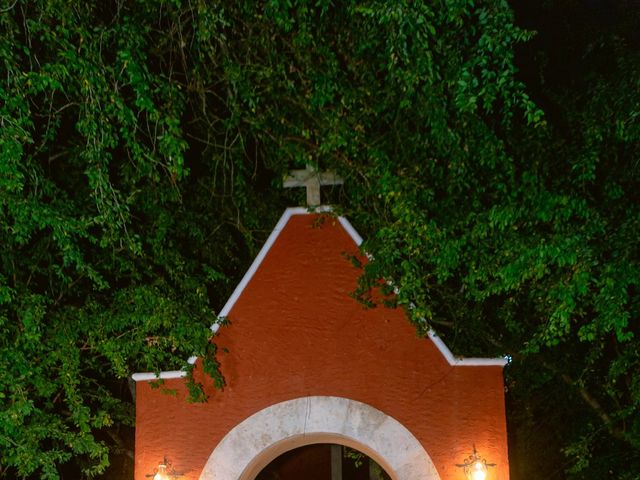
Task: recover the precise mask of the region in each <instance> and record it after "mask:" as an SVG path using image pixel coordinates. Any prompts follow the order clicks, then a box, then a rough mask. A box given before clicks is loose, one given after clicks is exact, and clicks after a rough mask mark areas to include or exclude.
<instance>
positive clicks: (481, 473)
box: [471, 462, 487, 480]
mask: <svg viewBox="0 0 640 480" xmlns="http://www.w3.org/2000/svg"><path fill="white" fill-rule="evenodd" d="M486 478H487V467H485V466H484V464H483V463H482V462H476V463H475V464H474V465H473V470H471V479H472V480H485V479H486Z"/></svg>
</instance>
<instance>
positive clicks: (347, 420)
mask: <svg viewBox="0 0 640 480" xmlns="http://www.w3.org/2000/svg"><path fill="white" fill-rule="evenodd" d="M313 443H338V444H342V445H346V446H349V447H353V448H356V449H358V450H360V451H361V452H363V453H365V454H366V455H368V456H369V457H371V458H373V459H374V460H375V461H376V462H377V463H378V464H379V465H380V466H381V467H382V468H384V469H385V470H386V471H387V473H389V475H390V476H391V478H393V479H394V480H440V477H439V475H438V473H437V471H436V468H435V465H434V464H433V462H432V461H431V458H430V457H429V455H428V454H427V452H426V451H425V450H424V448H423V447H422V445H421V444H420V442H418V440H417V439H416V438H415V437H414V436H413V434H412V433H411V432H410V431H409V430H407V429H406V428H405V427H404V426H403V425H402V424H400V422H398V421H397V420H396V419H394V418H392V417H390V416H388V415H386V414H385V413H383V412H381V411H380V410H377V409H375V408H373V407H371V406H369V405H367V404H364V403H361V402H357V401H355V400H349V399H347V398H341V397H303V398H297V399H294V400H288V401H286V402H282V403H277V404H275V405H271V406H270V407H267V408H265V409H263V410H260V411H259V412H257V413H255V414H253V415H251V416H250V417H248V418H247V419H245V420H244V421H242V422H241V423H239V424H238V425H236V426H235V427H234V428H233V429H232V430H231V431H230V432H229V433H227V435H225V437H224V438H223V439H222V440H221V441H220V443H219V444H218V445H217V446H216V448H215V449H214V450H213V452H212V453H211V456H210V457H209V460H208V461H207V463H206V465H205V467H204V469H203V471H202V473H201V474H200V480H254V478H255V476H256V475H257V474H258V473H259V472H260V471H261V470H262V469H263V468H264V467H265V466H266V465H268V464H269V462H271V461H272V460H273V459H275V458H276V457H278V456H279V455H281V454H282V453H284V452H286V451H288V450H291V449H293V448H297V447H300V446H303V445H309V444H313Z"/></svg>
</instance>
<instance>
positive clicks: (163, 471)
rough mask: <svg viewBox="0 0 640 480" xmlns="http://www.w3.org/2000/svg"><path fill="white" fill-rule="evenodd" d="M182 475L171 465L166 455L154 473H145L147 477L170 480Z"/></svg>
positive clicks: (155, 479)
mask: <svg viewBox="0 0 640 480" xmlns="http://www.w3.org/2000/svg"><path fill="white" fill-rule="evenodd" d="M181 476H182V474H181V473H178V472H176V471H175V469H174V468H173V467H171V463H170V462H169V461H168V460H167V457H164V460H162V463H159V464H158V468H156V469H155V470H154V472H153V473H149V474H147V475H145V477H152V478H153V480H169V479H171V478H178V477H181Z"/></svg>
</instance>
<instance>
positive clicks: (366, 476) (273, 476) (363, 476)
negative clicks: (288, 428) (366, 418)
mask: <svg viewBox="0 0 640 480" xmlns="http://www.w3.org/2000/svg"><path fill="white" fill-rule="evenodd" d="M301 478H304V479H305V480H391V477H390V476H389V474H388V473H387V472H385V471H384V469H383V468H382V467H381V466H380V465H378V464H377V463H376V461H375V460H374V459H372V458H371V457H369V456H367V455H365V454H364V453H362V452H360V451H358V450H356V449H353V448H350V447H345V446H344V445H338V444H335V443H315V444H312V445H305V446H303V447H298V448H294V449H293V450H289V451H288V452H285V453H283V454H282V455H280V456H279V457H277V458H276V459H274V460H272V461H271V463H269V464H268V465H267V466H266V467H265V468H263V469H262V471H261V472H260V473H258V476H257V477H256V478H255V480H299V479H301Z"/></svg>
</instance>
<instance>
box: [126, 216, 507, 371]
mask: <svg viewBox="0 0 640 480" xmlns="http://www.w3.org/2000/svg"><path fill="white" fill-rule="evenodd" d="M332 211H333V210H332V208H331V207H330V206H320V207H316V208H314V209H312V210H309V209H307V208H305V207H294V208H287V209H286V210H285V211H284V213H283V214H282V216H281V217H280V220H278V223H277V224H276V226H275V228H274V229H273V231H272V232H271V234H270V235H269V237H268V238H267V241H266V242H265V244H264V245H263V246H262V248H261V249H260V252H259V253H258V255H257V256H256V258H255V259H254V261H253V263H252V264H251V266H250V267H249V270H247V273H245V274H244V276H243V277H242V280H240V283H238V286H237V287H236V288H235V290H234V291H233V293H232V294H231V296H230V297H229V300H227V303H225V305H224V307H222V310H220V314H219V316H220V317H221V318H224V317H226V316H227V315H229V312H231V310H232V309H233V306H234V305H235V304H236V302H237V301H238V299H239V298H240V296H241V295H242V292H243V291H244V289H245V288H246V287H247V285H248V284H249V282H250V281H251V279H252V278H253V276H254V275H255V273H256V271H257V270H258V268H260V265H261V264H262V261H263V260H264V259H265V257H266V256H267V254H268V253H269V250H271V247H272V246H273V244H274V243H275V241H276V239H277V238H278V236H279V235H280V232H282V230H283V229H284V227H285V226H286V224H287V223H288V222H289V219H290V218H291V217H292V216H294V215H312V214H315V213H327V212H332ZM338 221H339V222H340V224H341V225H342V228H344V229H345V231H346V232H347V233H348V234H349V236H350V237H351V239H352V240H353V241H354V243H355V244H356V245H357V246H358V247H360V246H361V245H362V237H361V236H360V234H358V232H357V231H356V229H355V228H353V225H351V223H350V222H349V220H347V219H346V218H344V217H341V216H338ZM219 328H220V324H219V323H217V322H216V323H214V324H213V325H211V331H212V332H213V334H214V335H215V334H216V332H217V331H218V329H219ZM428 335H429V338H430V339H431V341H432V342H433V344H434V345H435V346H436V347H437V348H438V350H439V351H440V353H441V354H442V356H443V357H444V358H445V359H446V360H447V362H449V364H450V365H452V366H470V367H479V366H499V367H504V366H505V365H506V364H507V363H508V360H507V359H506V358H464V357H457V356H455V355H454V354H453V353H452V352H451V350H449V348H448V347H447V346H446V345H445V343H444V342H443V341H442V339H441V338H440V337H438V335H437V334H436V333H435V332H434V331H433V330H431V329H430V330H429V333H428ZM196 360H197V357H190V358H189V360H188V362H189V364H191V365H193V364H194V363H195V362H196ZM186 375H187V372H185V371H183V370H172V371H168V372H160V373H159V374H155V373H153V372H144V373H134V374H133V375H132V376H131V378H132V379H133V380H134V381H136V382H139V381H153V380H158V379H162V380H165V379H173V378H183V377H186Z"/></svg>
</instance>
